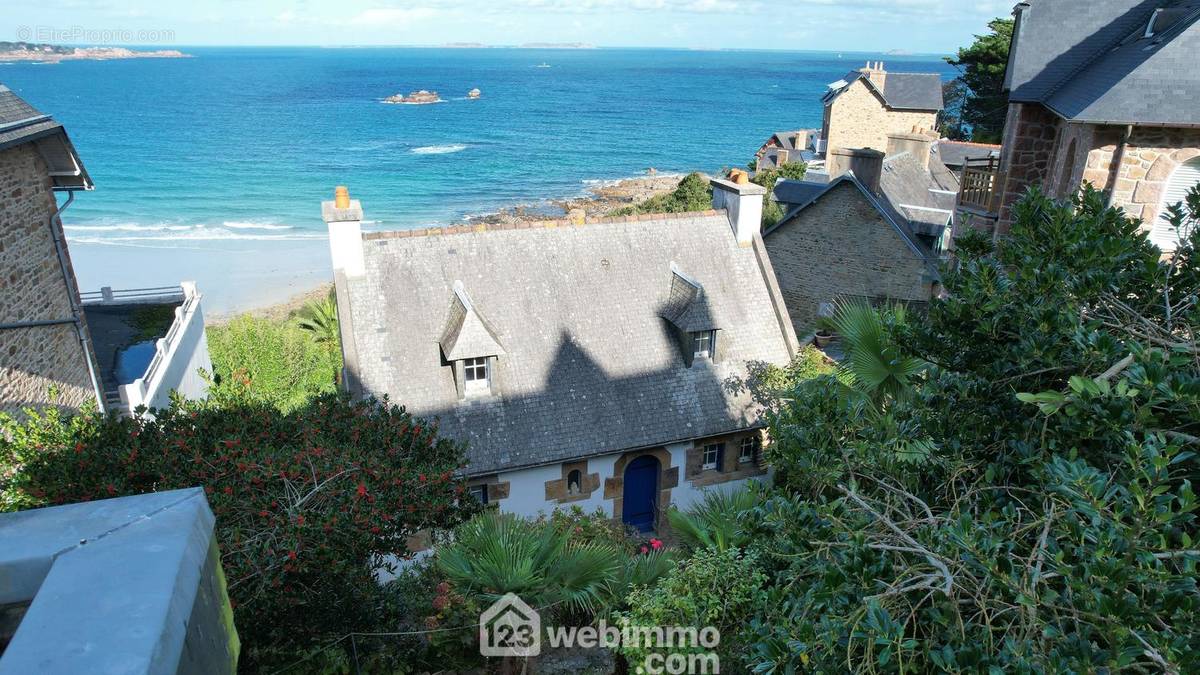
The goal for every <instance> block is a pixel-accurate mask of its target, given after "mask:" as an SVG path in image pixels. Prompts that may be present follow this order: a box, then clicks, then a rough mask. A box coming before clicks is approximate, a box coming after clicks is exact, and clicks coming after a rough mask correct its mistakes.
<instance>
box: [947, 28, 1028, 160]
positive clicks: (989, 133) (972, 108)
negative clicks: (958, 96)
mask: <svg viewBox="0 0 1200 675" xmlns="http://www.w3.org/2000/svg"><path fill="white" fill-rule="evenodd" d="M988 29H989V30H990V31H991V32H989V33H987V34H986V35H976V36H975V41H974V42H972V43H971V45H970V46H968V47H964V48H960V49H959V50H958V55H957V56H956V57H954V58H950V57H947V58H946V62H947V63H949V64H950V65H952V66H954V67H956V68H958V70H959V73H961V74H960V75H959V77H958V79H959V81H961V82H962V84H963V86H964V87H965V98H964V99H963V100H962V103H961V114H960V115H959V120H958V125H957V128H958V129H960V130H961V129H963V128H968V129H970V135H971V140H973V141H975V142H978V143H999V142H1000V136H1001V135H1002V134H1003V133H1004V117H1005V114H1006V113H1007V111H1008V96H1007V95H1006V94H1005V92H1004V71H1005V69H1006V68H1007V67H1008V49H1009V45H1010V44H1011V43H1012V33H1013V20H1012V19H992V20H991V21H989V22H988ZM952 102H953V101H952Z"/></svg>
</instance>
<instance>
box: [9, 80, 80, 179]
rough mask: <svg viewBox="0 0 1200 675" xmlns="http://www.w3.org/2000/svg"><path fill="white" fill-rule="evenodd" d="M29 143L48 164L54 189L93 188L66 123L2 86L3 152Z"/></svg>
mask: <svg viewBox="0 0 1200 675" xmlns="http://www.w3.org/2000/svg"><path fill="white" fill-rule="evenodd" d="M26 143H31V144H33V145H34V147H35V148H37V150H38V152H39V153H40V154H41V155H42V158H43V159H44V160H45V161H46V165H47V168H48V169H49V171H50V176H51V179H52V180H53V183H54V189H56V190H90V189H92V179H91V177H90V176H88V173H87V169H85V168H84V167H83V162H82V161H81V160H80V159H79V154H78V153H77V152H75V146H74V145H72V144H71V139H69V138H68V137H67V132H66V130H64V129H63V126H62V124H60V123H58V122H56V121H54V119H52V118H51V117H50V116H49V115H45V114H43V113H41V112H39V111H38V110H37V109H36V108H34V107H33V106H31V105H29V104H28V103H26V102H25V100H24V99H22V98H21V97H20V96H17V95H16V94H15V93H13V91H12V90H11V89H9V88H8V87H6V86H4V85H2V84H0V151H2V150H5V149H8V148H11V147H15V146H18V145H24V144H26Z"/></svg>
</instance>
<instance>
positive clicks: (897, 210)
mask: <svg viewBox="0 0 1200 675" xmlns="http://www.w3.org/2000/svg"><path fill="white" fill-rule="evenodd" d="M930 162H931V166H930V168H931V169H934V170H933V171H929V170H926V168H925V167H923V166H921V163H920V162H919V161H917V159H916V158H915V157H913V156H912V155H911V154H910V153H907V152H902V153H899V154H896V155H892V156H891V157H887V158H885V159H884V160H883V171H882V172H881V173H880V175H879V190H880V192H881V193H882V197H883V201H884V205H885V207H887V208H889V209H890V210H891V211H892V212H893V215H895V216H898V217H899V218H903V219H904V220H905V221H907V222H908V225H909V227H910V228H911V229H912V231H913V232H915V233H917V234H924V235H929V236H934V237H937V236H940V235H941V234H942V230H943V229H944V228H945V227H946V224H947V223H948V222H949V220H950V216H951V215H952V212H953V210H954V201H955V194H954V193H953V192H951V191H952V190H957V185H947V184H946V183H945V182H944V181H945V180H946V178H947V177H949V179H950V180H953V176H951V175H950V174H949V173H948V172H945V173H939V172H938V171H937V170H936V165H935V164H934V163H935V162H937V159H936V158H930ZM939 179H940V180H939Z"/></svg>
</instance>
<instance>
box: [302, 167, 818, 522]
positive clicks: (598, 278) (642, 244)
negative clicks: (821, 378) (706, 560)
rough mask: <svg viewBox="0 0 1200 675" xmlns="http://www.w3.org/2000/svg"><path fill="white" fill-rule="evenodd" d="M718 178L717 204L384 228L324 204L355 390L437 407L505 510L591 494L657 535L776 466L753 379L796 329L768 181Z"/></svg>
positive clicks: (436, 414)
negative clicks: (368, 227) (771, 252)
mask: <svg viewBox="0 0 1200 675" xmlns="http://www.w3.org/2000/svg"><path fill="white" fill-rule="evenodd" d="M713 185H714V210H711V211H707V212H700V213H680V214H660V215H638V216H629V217H619V218H601V219H596V220H591V219H589V220H586V221H584V220H583V219H577V220H574V221H572V220H561V221H550V222H541V223H533V224H530V223H523V224H516V225H500V226H490V225H489V226H484V225H478V226H459V227H449V228H442V229H433V230H416V231H396V232H378V233H369V234H364V233H362V230H361V220H362V208H361V206H360V205H359V203H358V202H357V201H351V200H350V199H349V196H348V194H347V193H346V192H345V191H344V190H343V189H339V191H338V194H337V197H336V199H335V201H333V202H325V203H324V204H323V205H322V211H323V216H324V219H325V221H326V222H327V223H328V227H329V234H330V251H331V256H332V262H333V270H334V279H335V283H336V288H337V302H338V314H339V318H340V329H341V335H342V348H343V352H344V357H345V371H344V377H343V381H344V383H345V386H346V387H347V388H348V390H349V391H350V392H351V393H353V394H355V395H359V396H383V395H387V396H388V397H390V399H391V400H393V401H395V402H397V403H399V404H402V405H404V406H405V407H406V408H407V409H408V410H409V411H411V412H412V413H413V414H415V415H418V416H421V417H425V418H430V419H434V418H435V419H437V424H438V429H439V432H440V433H441V434H442V435H444V436H447V437H449V438H453V439H456V440H459V441H463V442H465V443H466V444H467V453H468V464H467V467H466V473H467V476H468V477H469V479H470V485H471V490H472V492H473V493H474V494H475V495H476V496H477V497H478V498H479V499H480V500H482V501H484V502H486V503H495V504H498V505H499V508H501V509H503V510H505V511H510V512H515V513H520V514H525V515H533V514H536V513H539V512H548V511H551V510H553V509H554V508H555V507H557V506H566V505H577V506H580V507H582V508H584V509H585V510H587V511H594V510H596V509H603V510H604V512H606V513H608V514H609V515H611V516H612V517H613V518H615V519H619V520H621V521H623V522H625V523H627V524H629V525H631V526H634V527H637V528H639V529H641V530H642V531H648V530H650V529H653V528H655V527H656V526H657V525H658V524H659V523H660V520H661V517H662V514H663V511H664V509H665V508H666V506H667V505H668V504H676V505H679V506H683V507H686V506H687V505H689V504H690V503H692V502H693V501H694V500H695V499H696V498H697V497H698V496H699V495H700V494H701V490H702V489H703V488H708V487H712V486H721V488H722V489H725V488H729V487H732V486H735V485H738V484H740V483H742V482H744V481H746V480H748V479H752V478H755V477H759V476H762V475H764V474H765V472H766V468H765V466H764V464H763V463H762V460H761V457H760V449H761V447H762V429H761V426H762V423H761V422H760V421H759V419H758V412H759V408H758V406H757V405H756V403H755V402H754V400H753V398H752V397H751V395H750V393H749V392H748V391H747V390H746V389H745V388H744V387H739V386H737V383H738V382H744V381H745V380H746V378H747V377H748V375H749V364H751V363H773V364H784V363H786V362H788V360H789V359H790V358H791V357H792V356H793V354H794V350H795V344H796V341H795V336H794V334H793V333H792V332H791V322H790V320H789V319H788V316H787V309H786V307H785V306H784V303H783V300H782V298H781V297H780V294H779V289H778V288H777V287H776V285H775V284H774V278H775V275H774V272H773V270H772V269H771V263H770V261H769V260H768V258H767V255H766V251H765V249H764V247H763V241H762V238H761V236H760V233H759V229H760V223H761V217H762V201H763V199H762V198H763V195H764V194H765V192H764V189H763V188H761V187H759V186H757V185H753V184H749V183H735V182H732V181H727V180H714V181H713Z"/></svg>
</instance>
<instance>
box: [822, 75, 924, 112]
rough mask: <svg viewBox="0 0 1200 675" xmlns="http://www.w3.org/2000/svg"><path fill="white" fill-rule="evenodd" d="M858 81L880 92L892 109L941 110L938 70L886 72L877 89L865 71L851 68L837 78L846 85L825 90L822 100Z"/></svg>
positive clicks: (831, 97)
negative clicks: (933, 71) (843, 75)
mask: <svg viewBox="0 0 1200 675" xmlns="http://www.w3.org/2000/svg"><path fill="white" fill-rule="evenodd" d="M858 80H862V81H863V83H864V84H866V85H867V86H868V87H870V88H871V90H872V91H874V92H876V93H877V94H879V96H880V98H882V99H883V102H884V104H885V105H887V107H889V108H892V109H893V110H941V109H942V106H943V100H942V78H941V76H940V75H938V74H937V73H892V72H889V73H888V74H887V76H886V77H885V78H884V80H883V89H882V90H880V89H879V87H876V86H875V84H874V83H873V82H871V79H870V78H869V77H867V74H866V73H863V72H860V71H857V70H852V71H850V72H849V73H847V74H846V76H845V77H843V78H842V79H841V80H838V82H843V83H845V84H843V85H841V86H839V87H837V88H835V89H832V90H831V91H829V92H827V93H826V94H825V96H824V97H823V98H822V100H824V101H825V102H826V103H828V102H829V101H831V100H833V99H835V98H837V97H838V96H840V95H841V93H842V92H844V91H846V90H847V89H848V88H849V87H850V85H852V84H854V83H855V82H856V81H858ZM835 84H836V83H835Z"/></svg>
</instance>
